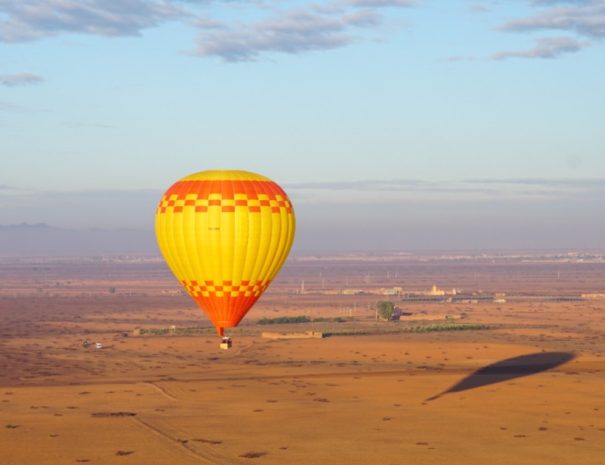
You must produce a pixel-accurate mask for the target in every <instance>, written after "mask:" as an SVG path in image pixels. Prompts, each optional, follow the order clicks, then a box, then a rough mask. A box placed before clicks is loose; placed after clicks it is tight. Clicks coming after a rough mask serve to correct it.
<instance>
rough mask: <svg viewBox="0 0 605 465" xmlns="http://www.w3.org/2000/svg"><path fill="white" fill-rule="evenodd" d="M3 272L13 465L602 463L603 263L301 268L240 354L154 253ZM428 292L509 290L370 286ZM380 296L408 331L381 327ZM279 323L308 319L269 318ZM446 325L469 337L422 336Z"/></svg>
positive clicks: (275, 291)
mask: <svg viewBox="0 0 605 465" xmlns="http://www.w3.org/2000/svg"><path fill="white" fill-rule="evenodd" d="M0 278H1V280H0V451H1V455H0V457H1V460H0V463H1V464H2V465H31V464H36V465H46V464H48V465H50V464H53V465H63V464H77V463H88V464H91V465H92V464H125V465H127V464H141V465H150V464H160V465H163V464H171V465H179V464H183V465H188V464H221V465H223V464H250V463H252V464H256V463H258V464H266V465H274V464H275V465H277V464H279V465H283V464H293V465H298V464H300V465H308V464H346V465H357V464H364V465H365V464H385V465H410V464H420V465H423V464H445V463H447V464H452V465H458V464H460V465H462V464H464V465H469V464H493V465H499V464H502V465H509V464H532V465H539V464H548V465H557V464H561V465H575V464H582V465H593V464H594V465H603V464H605V299H603V300H601V299H600V298H599V296H598V295H595V294H599V293H605V261H604V260H603V259H602V258H598V257H597V258H595V257H593V256H588V257H579V256H577V255H563V256H560V255H556V254H555V255H553V254H551V255H548V256H546V257H545V256H543V255H541V254H538V253H526V254H512V253H508V254H484V255H477V256H466V255H464V254H458V255H456V254H454V255H452V254H450V255H439V254H433V255H427V256H412V255H398V254H393V255H380V256H378V255H351V256H334V257H321V256H307V257H302V258H294V259H291V260H289V262H288V263H287V264H286V267H285V269H284V270H283V273H282V274H281V275H280V277H279V278H278V280H276V282H275V283H273V285H272V286H271V288H270V289H269V290H268V291H267V293H266V295H265V296H264V297H263V298H262V299H261V300H260V301H259V302H258V304H257V306H256V307H255V308H254V309H253V310H252V311H251V312H250V313H249V315H248V316H247V318H246V319H245V320H244V322H243V323H242V324H241V325H240V327H238V328H236V329H234V330H232V331H231V332H230V335H231V336H232V337H233V340H234V347H233V349H231V350H229V351H224V350H220V349H219V348H218V342H219V340H218V337H217V336H216V334H215V332H214V330H213V328H211V327H210V325H209V324H208V322H207V320H206V319H205V317H204V315H203V314H202V313H201V312H200V311H199V310H198V309H197V308H196V307H195V305H194V304H193V302H192V301H190V300H189V297H188V296H186V295H183V293H182V292H181V291H180V289H179V287H178V286H179V285H178V283H177V282H176V280H175V279H174V278H173V277H172V275H171V274H170V272H169V271H168V269H167V268H166V267H165V265H163V263H162V262H161V261H160V260H156V259H154V258H135V257H123V258H121V259H116V258H113V259H102V258H91V259H20V260H19V259H4V260H2V261H1V262H0ZM433 284H437V285H438V286H439V287H440V288H443V289H450V288H457V289H458V290H459V291H460V292H464V293H469V295H482V294H481V293H480V291H482V292H483V293H500V294H501V295H504V294H505V295H506V297H505V298H503V299H501V300H500V301H499V302H496V301H483V300H479V299H477V300H475V299H468V301H460V302H455V301H453V302H437V301H431V300H424V301H423V300H418V301H402V300H401V296H388V297H385V296H381V295H377V294H375V293H373V292H378V290H379V289H381V288H389V287H393V286H400V287H402V288H403V289H404V290H427V289H429V288H430V287H431V286H432V285H433ZM344 289H359V290H361V291H363V292H359V293H357V292H355V293H344V292H343V290H344ZM477 293H479V294H477ZM582 294H593V296H592V297H590V298H581V295H582ZM385 299H390V300H392V301H393V302H394V303H396V305H397V306H398V307H401V308H402V309H403V310H404V312H405V316H403V317H402V318H401V320H400V321H376V320H375V310H374V309H375V305H376V303H377V302H378V301H379V300H385ZM282 316H308V317H309V319H310V320H315V321H309V322H306V323H299V324H292V323H290V324H288V323H285V324H275V325H270V326H266V325H261V324H259V320H260V319H263V318H264V319H271V318H276V317H282ZM406 319H407V320H408V321H406ZM441 324H442V325H443V326H439V325H441ZM451 324H454V325H470V326H469V328H470V329H465V330H438V331H437V330H435V331H427V332H423V331H422V330H419V329H418V328H422V327H424V326H430V325H432V327H434V328H437V329H439V328H441V329H447V327H448V325H451ZM171 326H174V327H175V328H194V330H192V331H191V332H187V331H185V332H176V333H173V332H170V331H165V330H166V328H169V327H171ZM410 328H411V329H410ZM473 328H474V329H473ZM137 329H143V330H147V333H145V331H143V333H144V334H143V335H136V334H137V332H136V331H135V330H137ZM408 329H410V330H408ZM151 330H156V331H155V334H149V333H150V332H151ZM266 331H271V332H286V333H293V332H294V333H297V334H298V333H303V332H305V331H316V332H324V333H329V334H331V336H330V337H324V338H321V339H317V338H308V339H305V338H301V339H269V338H264V337H262V336H261V334H262V332H266ZM83 340H88V341H90V342H91V343H92V345H90V346H88V347H83V345H82V341H83ZM95 342H100V343H102V345H103V347H102V348H101V349H96V348H95V346H94V343H95Z"/></svg>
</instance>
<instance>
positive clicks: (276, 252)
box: [261, 182, 283, 284]
mask: <svg viewBox="0 0 605 465" xmlns="http://www.w3.org/2000/svg"><path fill="white" fill-rule="evenodd" d="M274 185H275V183H273V182H271V183H269V184H267V187H268V188H269V190H270V192H271V195H275V191H276V189H275V188H274ZM282 214H283V212H282V211H281V209H280V211H279V221H275V214H273V213H271V241H270V242H269V248H268V250H267V252H268V253H267V256H269V254H270V253H271V252H273V254H272V255H273V256H272V257H271V261H270V262H269V263H267V264H266V265H264V266H263V268H261V275H263V276H266V281H267V282H266V283H265V284H268V280H269V279H271V274H272V271H273V266H274V264H275V262H276V259H278V258H279V256H280V247H279V246H280V243H281V233H282V227H281V220H282ZM274 224H276V225H279V230H278V233H277V237H274V236H276V235H275V234H273V231H274ZM275 229H277V228H275ZM273 241H275V243H273ZM271 246H273V247H271Z"/></svg>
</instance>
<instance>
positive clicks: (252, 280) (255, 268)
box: [250, 181, 264, 296]
mask: <svg viewBox="0 0 605 465" xmlns="http://www.w3.org/2000/svg"><path fill="white" fill-rule="evenodd" d="M252 188H253V190H254V192H255V193H256V197H257V198H258V196H259V194H264V192H262V191H261V189H260V187H259V183H258V182H257V181H254V182H253V183H252ZM262 237H263V210H262V208H261V211H260V214H259V221H258V240H257V247H256V257H255V259H254V265H253V268H252V272H251V273H250V283H251V285H254V284H256V281H258V276H259V271H258V270H259V269H260V267H259V266H258V265H257V263H258V262H259V261H260V260H259V258H260V252H261V247H262ZM252 296H254V293H252Z"/></svg>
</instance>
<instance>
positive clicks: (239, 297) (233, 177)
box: [155, 170, 295, 348]
mask: <svg viewBox="0 0 605 465" xmlns="http://www.w3.org/2000/svg"><path fill="white" fill-rule="evenodd" d="M294 229H295V217H294V211H293V209H292V204H291V203H290V200H289V199H288V196H287V195H286V193H285V192H284V191H283V189H282V188H281V187H279V186H278V185H277V184H276V183H275V182H273V181H271V180H270V179H268V178H266V177H264V176H261V175H259V174H254V173H250V172H247V171H231V170H222V171H219V170H211V171H202V172H199V173H195V174H192V175H190V176H187V177H184V178H182V179H181V180H179V181H177V182H176V183H174V184H173V185H172V186H171V187H170V188H169V189H168V190H167V191H166V193H165V194H164V195H163V196H162V199H161V200H160V203H159V205H158V208H157V212H156V216H155V232H156V238H157V242H158V245H159V248H160V251H161V252H162V255H163V256H164V259H165V260H166V263H167V264H168V266H169V267H170V269H171V270H172V272H173V273H174V275H175V276H176V278H177V279H178V281H179V282H180V283H181V284H182V285H183V287H184V288H185V290H186V291H187V293H188V294H189V295H190V296H191V297H192V298H193V299H194V300H195V301H196V302H197V303H198V305H199V306H200V308H201V309H202V310H203V311H204V312H205V313H206V315H207V316H208V318H209V319H210V320H211V321H212V323H213V324H214V326H215V327H216V330H217V332H218V334H219V335H220V336H221V337H222V338H223V342H222V343H221V347H223V348H228V347H231V340H230V339H229V338H227V337H225V328H232V327H235V326H237V325H238V323H239V322H240V321H241V320H242V318H244V316H245V315H246V313H248V310H250V308H251V307H252V306H253V305H254V303H255V302H256V301H257V300H258V298H259V297H260V296H261V295H262V293H263V292H264V291H265V290H266V289H267V287H269V285H270V284H271V281H272V280H273V279H274V278H275V276H276V274H277V272H278V271H279V269H280V268H281V266H282V265H283V263H284V261H285V260H286V257H287V256H288V252H289V251H290V248H291V246H292V242H293V240H294Z"/></svg>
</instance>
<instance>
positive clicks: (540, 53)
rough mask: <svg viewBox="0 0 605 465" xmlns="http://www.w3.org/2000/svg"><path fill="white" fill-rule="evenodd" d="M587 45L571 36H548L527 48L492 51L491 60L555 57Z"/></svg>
mask: <svg viewBox="0 0 605 465" xmlns="http://www.w3.org/2000/svg"><path fill="white" fill-rule="evenodd" d="M586 46H588V43H586V42H579V41H578V40H576V39H574V38H572V37H548V38H545V39H538V40H537V41H536V45H535V46H534V47H532V48H530V49H528V50H516V51H504V52H498V53H494V54H493V55H492V57H491V58H492V60H506V59H508V58H557V57H558V56H560V55H562V54H564V53H572V52H577V51H578V50H580V49H582V48H584V47H586Z"/></svg>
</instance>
